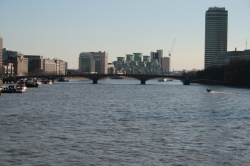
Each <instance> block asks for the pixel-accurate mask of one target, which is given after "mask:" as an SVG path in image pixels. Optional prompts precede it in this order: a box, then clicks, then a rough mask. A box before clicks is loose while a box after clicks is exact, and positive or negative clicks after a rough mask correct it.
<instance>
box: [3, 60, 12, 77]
mask: <svg viewBox="0 0 250 166" xmlns="http://www.w3.org/2000/svg"><path fill="white" fill-rule="evenodd" d="M3 73H4V76H7V77H9V76H12V77H13V76H15V73H14V67H13V63H8V65H3Z"/></svg>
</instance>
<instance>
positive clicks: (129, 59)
mask: <svg viewBox="0 0 250 166" xmlns="http://www.w3.org/2000/svg"><path fill="white" fill-rule="evenodd" d="M126 61H127V62H131V61H134V55H132V54H126Z"/></svg>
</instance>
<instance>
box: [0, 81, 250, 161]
mask: <svg viewBox="0 0 250 166" xmlns="http://www.w3.org/2000/svg"><path fill="white" fill-rule="evenodd" d="M207 87H208V86H207V85H200V84H192V85H190V86H184V85H182V83H181V82H179V81H174V82H161V83H159V82H157V80H150V81H147V84H146V85H140V82H139V81H137V80H100V81H99V83H98V84H97V85H93V84H92V83H91V81H72V82H68V83H56V84H53V85H41V87H39V88H29V89H28V91H27V92H26V93H25V94H2V96H1V97H0V165H25V166H26V165H250V158H249V156H250V139H249V135H250V113H249V110H250V104H249V99H250V90H248V89H237V88H230V87H223V86H209V88H212V89H213V91H212V92H211V93H208V92H206V88H207Z"/></svg>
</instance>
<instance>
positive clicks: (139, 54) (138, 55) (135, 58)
mask: <svg viewBox="0 0 250 166" xmlns="http://www.w3.org/2000/svg"><path fill="white" fill-rule="evenodd" d="M133 54H134V61H138V62H141V61H142V60H141V59H142V53H133Z"/></svg>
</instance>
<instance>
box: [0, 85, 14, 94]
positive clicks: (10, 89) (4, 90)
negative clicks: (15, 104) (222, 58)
mask: <svg viewBox="0 0 250 166" xmlns="http://www.w3.org/2000/svg"><path fill="white" fill-rule="evenodd" d="M1 93H16V87H15V85H9V86H2V87H1Z"/></svg>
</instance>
